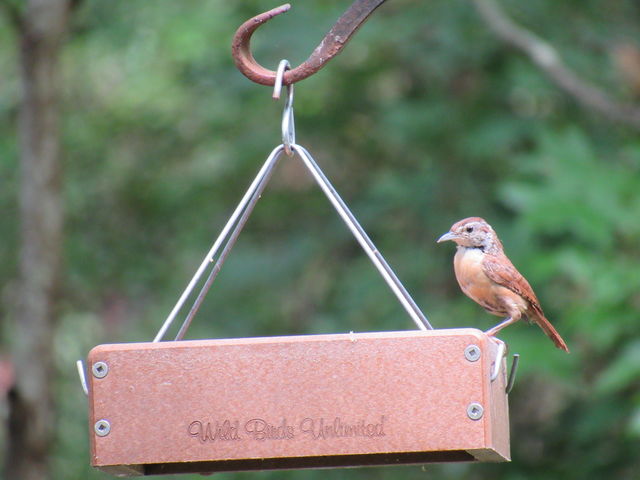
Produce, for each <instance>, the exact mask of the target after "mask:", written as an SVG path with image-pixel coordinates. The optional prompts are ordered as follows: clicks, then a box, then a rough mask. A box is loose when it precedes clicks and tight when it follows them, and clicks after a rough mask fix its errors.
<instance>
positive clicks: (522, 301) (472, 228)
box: [438, 217, 569, 353]
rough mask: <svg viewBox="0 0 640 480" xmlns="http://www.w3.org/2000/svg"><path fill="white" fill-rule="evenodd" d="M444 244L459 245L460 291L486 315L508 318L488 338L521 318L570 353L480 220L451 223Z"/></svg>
mask: <svg viewBox="0 0 640 480" xmlns="http://www.w3.org/2000/svg"><path fill="white" fill-rule="evenodd" d="M446 240H452V241H454V242H455V243H456V244H457V245H458V248H457V251H456V255H455V257H454V258H453V267H454V270H455V273H456V279H457V280H458V283H459V284H460V288H461V289H462V291H463V292H464V293H465V294H466V295H467V296H468V297H469V298H471V299H472V300H474V301H475V302H476V303H478V304H479V305H480V306H481V307H483V308H484V309H485V310H486V311H487V312H489V313H492V314H493V315H498V316H504V317H507V318H506V319H505V320H504V321H503V322H501V323H499V324H498V325H496V326H495V327H493V328H492V329H490V330H487V332H486V333H487V335H491V336H494V335H495V334H497V333H498V332H499V331H500V330H502V329H503V328H504V327H506V326H507V325H511V324H512V323H515V322H517V321H518V320H520V318H523V317H524V318H525V319H526V320H528V321H529V322H534V323H537V324H538V326H539V327H540V328H542V330H543V331H544V333H546V334H547V336H548V337H549V338H550V339H551V340H553V343H555V344H556V347H558V348H560V349H562V350H564V351H565V352H567V353H569V349H568V348H567V344H566V343H565V342H564V340H563V339H562V337H561V336H560V334H559V333H558V332H557V331H556V329H555V328H553V326H552V325H551V323H549V320H547V318H546V317H545V316H544V312H543V311H542V307H541V306H540V302H539V301H538V298H537V297H536V294H535V293H533V289H532V288H531V285H529V282H527V280H526V279H525V278H524V277H523V276H522V275H521V274H520V272H518V270H516V267H514V266H513V264H512V263H511V260H509V259H508V258H507V256H506V255H505V254H504V250H503V247H502V243H501V242H500V239H499V238H498V236H497V235H496V232H495V231H494V230H493V228H491V225H489V224H488V223H487V222H485V221H484V220H483V219H482V218H479V217H469V218H465V219H464V220H460V221H459V222H457V223H454V224H453V225H452V226H451V229H450V230H449V231H448V232H447V233H445V234H444V235H442V236H441V237H440V238H439V239H438V243H440V242H444V241H446Z"/></svg>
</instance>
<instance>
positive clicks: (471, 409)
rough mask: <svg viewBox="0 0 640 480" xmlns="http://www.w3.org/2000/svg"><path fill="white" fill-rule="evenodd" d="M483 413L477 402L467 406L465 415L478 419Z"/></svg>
mask: <svg viewBox="0 0 640 480" xmlns="http://www.w3.org/2000/svg"><path fill="white" fill-rule="evenodd" d="M483 414H484V408H482V405H480V404H479V403H477V402H473V403H470V404H469V406H468V407H467V415H468V416H469V418H470V419H471V420H480V419H481V418H482V415H483Z"/></svg>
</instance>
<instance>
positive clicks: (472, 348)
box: [464, 343, 482, 362]
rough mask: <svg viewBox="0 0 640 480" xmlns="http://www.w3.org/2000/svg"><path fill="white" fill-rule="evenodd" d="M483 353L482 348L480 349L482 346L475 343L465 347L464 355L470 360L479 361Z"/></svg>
mask: <svg viewBox="0 0 640 480" xmlns="http://www.w3.org/2000/svg"><path fill="white" fill-rule="evenodd" d="M481 353H482V350H480V347H479V346H477V345H474V344H473V343H472V344H471V345H468V346H467V348H465V349H464V357H465V358H466V359H467V360H469V361H470V362H477V361H478V360H479V359H480V354H481Z"/></svg>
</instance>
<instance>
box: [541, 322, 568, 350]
mask: <svg viewBox="0 0 640 480" xmlns="http://www.w3.org/2000/svg"><path fill="white" fill-rule="evenodd" d="M536 317H537V318H536V319H535V322H536V323H537V324H538V325H539V326H540V328H541V329H542V331H543V332H544V333H546V334H547V337H549V338H550V339H551V340H553V343H555V344H556V347H558V348H559V349H561V350H564V351H565V352H567V353H569V347H567V344H566V343H565V342H564V340H563V339H562V337H561V336H560V334H559V333H558V332H557V330H556V329H555V328H553V325H551V323H550V322H549V320H547V318H546V317H545V316H544V315H537V316H536Z"/></svg>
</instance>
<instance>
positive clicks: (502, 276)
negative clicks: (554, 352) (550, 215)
mask: <svg viewBox="0 0 640 480" xmlns="http://www.w3.org/2000/svg"><path fill="white" fill-rule="evenodd" d="M482 267H483V269H484V272H485V273H486V275H487V277H489V278H490V279H491V280H492V281H494V282H496V283H497V284H498V285H502V286H503V287H505V288H508V289H509V290H511V291H512V292H514V293H516V294H518V295H520V296H521V297H522V298H524V299H525V300H526V301H527V302H528V303H529V305H530V306H531V310H532V312H528V313H533V314H534V315H529V316H531V317H533V318H531V320H532V321H534V322H535V323H536V324H538V325H539V326H540V328H542V330H543V331H544V333H545V334H546V335H547V336H548V337H549V338H550V339H551V340H553V343H555V345H556V347H558V348H560V349H562V350H564V351H565V352H567V353H569V348H568V347H567V344H566V343H565V341H564V340H563V339H562V337H561V336H560V334H559V333H558V332H557V331H556V329H555V328H553V325H551V322H549V320H547V317H545V316H544V312H543V311H542V307H541V306H540V302H539V301H538V297H536V294H535V293H533V288H531V285H529V282H527V279H526V278H524V277H523V276H522V275H521V274H520V272H518V270H516V267H514V266H513V263H511V260H509V259H508V258H507V256H506V255H505V254H504V253H500V254H498V255H485V257H484V260H483V262H482Z"/></svg>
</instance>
